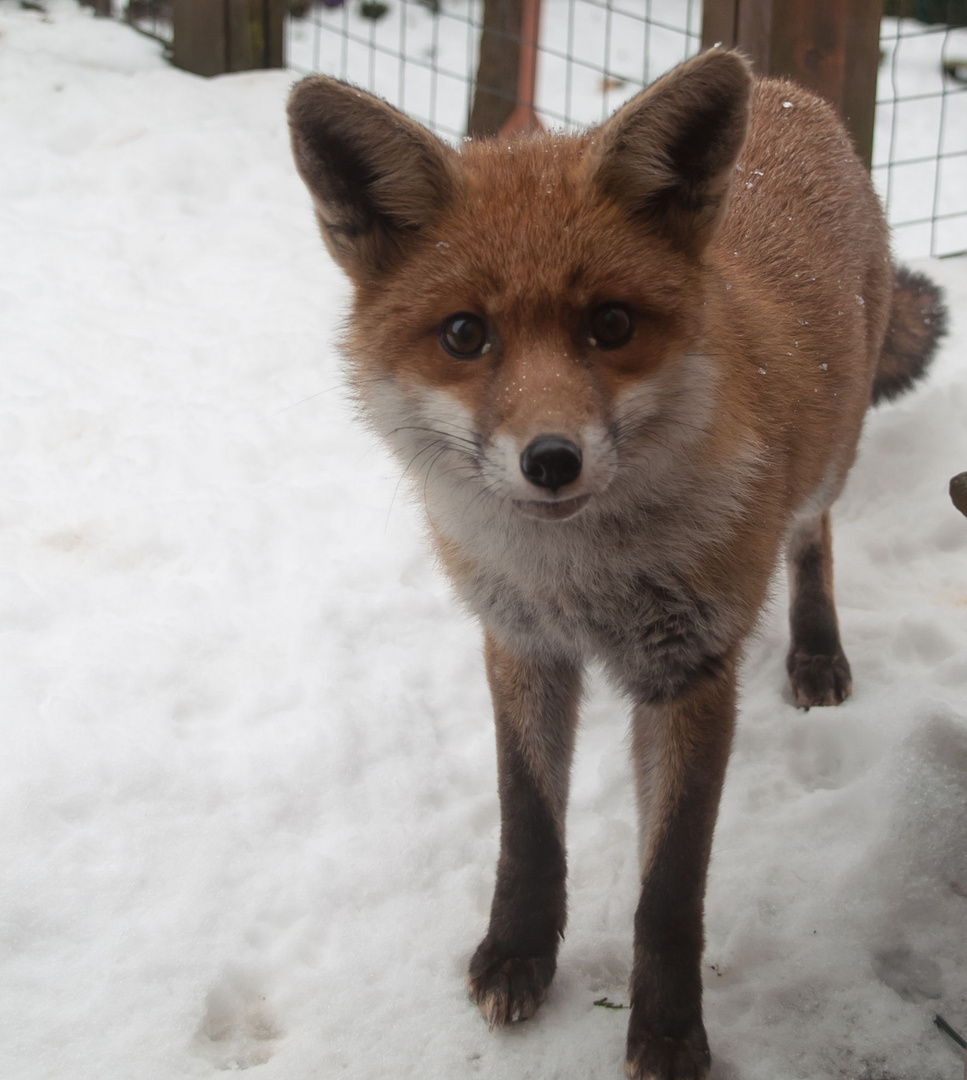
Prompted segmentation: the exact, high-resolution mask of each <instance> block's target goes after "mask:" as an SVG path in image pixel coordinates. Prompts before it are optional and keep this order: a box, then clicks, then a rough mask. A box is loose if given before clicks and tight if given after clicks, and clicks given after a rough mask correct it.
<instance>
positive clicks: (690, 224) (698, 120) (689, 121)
mask: <svg viewBox="0 0 967 1080" xmlns="http://www.w3.org/2000/svg"><path fill="white" fill-rule="evenodd" d="M751 93H752V72H751V67H750V65H749V63H748V61H747V60H745V59H744V58H743V57H742V56H740V55H739V54H738V53H735V52H729V51H728V50H725V49H718V48H716V49H710V50H708V52H704V53H701V54H699V55H698V56H696V57H693V58H692V59H691V60H687V61H686V62H685V63H684V64H680V65H679V66H678V67H676V68H674V69H673V70H672V71H670V72H669V73H668V74H667V75H664V76H663V77H662V78H660V79H658V80H657V82H654V83H652V85H651V86H649V87H648V88H647V89H646V90H643V91H642V92H641V93H640V94H638V95H637V97H634V98H632V99H631V101H629V102H628V103H627V104H625V105H623V106H622V107H621V108H620V109H619V110H618V111H617V112H616V113H615V114H614V115H613V116H612V117H611V119H610V120H607V121H606V122H605V123H604V124H603V125H602V126H601V127H600V128H599V129H598V131H597V133H596V135H595V137H594V141H595V150H594V153H595V156H596V158H597V162H596V176H597V180H598V183H599V184H601V186H602V187H603V189H604V190H605V191H606V192H607V193H608V194H609V195H610V196H612V197H613V198H614V199H616V200H617V201H618V202H619V203H625V204H627V205H628V208H629V209H630V210H631V212H632V214H633V215H634V216H635V217H637V218H640V219H643V220H646V221H648V222H649V223H650V224H652V225H653V226H656V227H657V228H658V229H659V230H660V231H662V232H664V233H665V234H666V235H667V236H668V237H669V239H671V240H672V242H673V243H675V245H676V246H677V247H680V248H681V249H683V250H685V251H689V252H691V253H693V254H696V255H697V254H699V253H700V252H701V251H702V250H703V249H704V248H705V246H706V245H707V244H708V242H709V241H710V240H711V239H712V237H713V236H714V235H715V232H716V230H717V229H718V227H719V225H720V224H721V222H722V220H723V218H724V217H725V212H726V210H727V209H728V203H729V193H730V191H731V188H732V173H733V170H734V168H735V163H736V161H737V159H738V157H739V153H740V152H741V150H742V147H743V146H744V144H745V138H746V135H747V133H748V127H749V109H750V100H751Z"/></svg>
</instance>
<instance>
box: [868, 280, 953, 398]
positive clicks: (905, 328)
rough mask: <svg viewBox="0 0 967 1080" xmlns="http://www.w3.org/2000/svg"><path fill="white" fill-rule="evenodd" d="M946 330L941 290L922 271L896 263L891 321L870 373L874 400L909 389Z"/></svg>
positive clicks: (892, 396) (929, 359)
mask: <svg viewBox="0 0 967 1080" xmlns="http://www.w3.org/2000/svg"><path fill="white" fill-rule="evenodd" d="M946 332H947V308H946V307H945V306H944V302H943V290H942V289H941V288H940V287H939V286H938V285H935V284H934V283H933V282H932V281H931V280H930V279H929V278H928V277H925V276H924V275H923V274H917V273H914V271H912V270H907V269H906V267H903V266H900V267H897V271H896V278H895V279H894V281H893V302H892V304H891V306H890V323H889V325H888V326H887V330H886V337H885V338H884V340H883V348H882V350H881V351H880V359H879V362H878V363H877V365H876V372H875V374H874V375H873V394H872V397H873V404H874V405H876V404H878V403H879V402H881V401H892V400H893V398H895V397H898V396H899V395H900V394H902V393H904V392H905V391H907V390H909V389H910V387H911V386H913V384H914V383H915V382H916V381H917V379H919V378H920V377H921V376H922V375H923V374H924V372H925V371H926V370H927V367H928V366H929V364H930V361H931V360H932V359H933V354H934V353H935V352H936V351H937V343H938V342H939V341H940V339H941V338H942V337H943V336H944V334H946Z"/></svg>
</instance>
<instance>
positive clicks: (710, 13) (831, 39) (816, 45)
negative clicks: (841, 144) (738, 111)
mask: <svg viewBox="0 0 967 1080" xmlns="http://www.w3.org/2000/svg"><path fill="white" fill-rule="evenodd" d="M882 14H883V0H705V7H704V13H703V21H702V44H703V46H710V45H715V44H716V43H720V44H722V45H728V46H731V47H735V48H739V49H742V51H743V52H745V54H746V55H747V56H748V57H749V58H750V59H751V60H752V62H753V64H755V68H756V70H757V71H758V72H759V74H761V75H788V76H790V77H791V78H793V79H795V80H796V82H798V83H801V84H802V85H803V86H806V87H808V88H809V89H810V90H813V91H815V92H816V93H817V94H820V95H821V96H822V97H824V98H826V100H827V101H830V102H832V103H833V104H834V105H835V106H836V107H837V108H838V109H839V112H840V115H841V116H842V117H843V119H844V120H845V121H846V126H847V127H848V128H849V130H850V133H851V134H852V136H853V143H854V145H855V146H856V151H857V153H858V154H859V156H860V158H861V159H862V160H863V161H864V162H865V164H866V166H867V168H869V166H870V163H871V161H872V157H873V109H874V104H875V102H876V73H877V69H878V67H879V63H880V17H881V16H882Z"/></svg>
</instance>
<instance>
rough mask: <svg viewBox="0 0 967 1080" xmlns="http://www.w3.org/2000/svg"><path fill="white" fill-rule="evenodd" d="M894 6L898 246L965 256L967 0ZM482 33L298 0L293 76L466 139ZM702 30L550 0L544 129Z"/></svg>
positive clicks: (582, 113) (363, 2) (151, 1)
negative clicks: (356, 89) (358, 89)
mask: <svg viewBox="0 0 967 1080" xmlns="http://www.w3.org/2000/svg"><path fill="white" fill-rule="evenodd" d="M491 2H493V0H491ZM116 6H118V7H120V5H119V4H117V0H116ZM887 10H888V12H889V15H888V16H886V17H884V18H883V20H882V24H881V36H880V46H881V54H882V62H881V65H880V70H879V78H878V82H877V102H876V119H875V130H874V143H873V179H874V182H875V184H876V186H877V188H878V190H879V192H880V194H881V196H882V198H883V200H884V203H885V205H886V208H887V216H888V218H889V220H890V223H891V226H892V228H893V235H894V245H895V247H896V249H897V252H898V254H900V255H901V256H904V257H911V256H920V255H940V256H943V255H951V254H960V253H965V252H967V28H965V24H967V0H887ZM124 11H126V13H127V18H128V20H129V21H130V22H132V24H133V25H135V26H136V27H137V28H139V29H140V30H142V31H143V32H147V33H150V34H152V36H155V37H158V38H159V39H160V40H166V41H169V42H170V0H131V2H130V3H129V4H127V5H126V6H125V8H124ZM117 13H118V14H122V11H118V12H117ZM483 30H484V6H483V0H292V14H291V16H290V17H289V19H288V20H287V27H286V58H287V64H288V66H289V67H290V68H292V69H293V70H294V71H295V72H297V73H302V74H309V73H311V72H317V71H319V72H325V73H327V74H331V75H336V76H338V77H340V78H343V79H348V80H349V81H351V82H354V83H356V84H357V85H359V86H362V87H364V88H366V89H368V90H371V91H373V92H374V93H377V94H379V95H380V96H381V97H384V98H386V99H387V100H388V101H390V102H392V103H393V104H394V105H396V106H397V107H398V108H401V109H402V110H404V111H405V112H407V113H408V114H409V115H411V116H413V117H414V118H415V119H417V120H420V121H421V122H422V123H424V124H426V125H427V126H428V127H429V128H430V129H431V130H433V131H435V132H436V133H437V134H439V135H440V136H441V137H443V138H447V139H450V140H451V141H458V140H460V139H461V138H463V137H464V136H465V135H466V132H467V125H468V118H469V116H470V111H471V106H472V103H473V96H474V90H475V80H476V77H477V72H478V62H479V56H480V42H481V35H482V33H483ZM701 39H702V2H701V0H543V2H542V6H541V16H540V32H539V47H538V63H537V77H536V88H535V102H534V105H535V108H536V112H537V114H538V117H539V119H540V121H541V122H542V123H543V124H544V126H546V127H565V128H575V127H581V126H585V125H588V124H593V123H596V122H598V121H600V120H602V119H603V118H604V117H605V116H607V115H608V114H609V113H610V112H611V111H612V110H613V109H614V108H616V107H617V106H618V105H620V104H621V103H622V102H623V101H624V100H626V99H627V98H629V97H630V96H631V95H632V94H634V93H636V92H637V91H638V90H640V89H641V88H642V87H644V86H646V85H647V84H648V83H649V82H650V81H651V80H652V79H654V78H655V76H656V75H658V74H660V73H661V72H662V71H664V70H666V69H667V68H669V67H671V66H672V65H673V64H675V63H677V62H678V61H680V60H683V59H685V58H687V57H688V56H691V55H692V54H694V53H695V52H697V51H698V50H699V49H700V48H701ZM518 43H519V36H517V38H516V40H511V37H510V36H508V40H507V44H508V46H514V47H516V46H517V44H518Z"/></svg>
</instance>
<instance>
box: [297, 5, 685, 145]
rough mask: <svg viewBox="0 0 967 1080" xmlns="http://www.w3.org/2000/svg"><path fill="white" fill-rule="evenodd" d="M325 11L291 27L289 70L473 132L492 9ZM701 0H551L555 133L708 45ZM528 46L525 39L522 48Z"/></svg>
mask: <svg viewBox="0 0 967 1080" xmlns="http://www.w3.org/2000/svg"><path fill="white" fill-rule="evenodd" d="M379 6H380V7H385V8H387V9H388V10H386V11H385V12H384V13H383V14H381V15H380V16H379V17H378V18H376V19H374V18H372V17H369V18H367V16H366V15H365V14H363V9H364V8H365V9H366V10H369V11H373V12H375V10H378V9H374V8H373V7H371V6H368V5H366V4H365V3H364V4H362V5H355V4H348V3H342V4H340V5H339V6H338V7H333V8H329V7H326V6H325V5H324V4H319V5H313V6H312V7H311V8H310V9H309V10H308V11H307V13H306V15H305V17H304V18H301V19H291V20H290V23H289V35H288V53H287V56H288V63H289V66H291V67H292V68H294V69H295V70H296V71H300V72H305V73H309V72H314V71H322V72H325V73H327V74H333V75H337V76H339V77H340V78H343V79H349V80H350V81H351V82H355V83H357V84H358V85H360V86H363V87H365V88H366V89H368V90H372V91H373V92H375V93H377V94H379V95H380V96H382V97H385V98H386V99H387V100H388V101H391V102H392V103H393V104H394V105H396V106H397V107H398V108H401V109H403V110H404V111H405V112H407V113H409V114H410V115H411V116H413V117H414V118H415V119H417V120H420V121H421V122H423V123H425V124H427V126H429V127H430V128H431V130H433V131H435V132H436V133H437V134H439V135H441V136H443V137H446V138H450V139H460V138H462V137H463V136H464V135H465V134H466V131H467V118H468V116H469V114H470V107H471V104H472V100H473V92H474V83H475V75H476V71H477V55H478V49H479V42H480V36H481V33H482V30H483V3H482V2H481V0H437V2H436V3H434V0H390V3H389V4H385V3H384V4H381V5H379ZM701 29H702V5H701V2H700V0H624V2H621V0H543V4H542V11H541V32H540V43H539V49H538V53H539V61H538V66H537V88H536V89H537V95H536V96H537V101H536V105H537V111H538V114H539V116H540V118H541V120H542V122H543V123H544V125H545V126H548V127H562V126H563V127H578V126H584V125H587V124H592V123H595V122H597V121H599V120H601V119H603V118H604V117H605V116H607V115H608V114H609V113H610V112H611V111H612V110H613V109H614V108H615V107H616V106H617V105H619V104H620V103H621V102H622V101H624V100H626V99H627V98H628V97H630V96H631V95H632V94H633V93H635V92H636V91H638V90H640V89H641V88H642V87H643V86H645V85H647V84H648V83H649V82H650V81H651V80H652V79H653V78H654V77H655V76H656V75H658V74H659V73H660V72H662V71H664V70H665V69H666V68H668V67H670V66H671V65H672V64H674V63H677V62H678V61H679V60H684V59H685V58H686V57H688V56H691V55H692V54H693V53H696V52H698V50H699V48H700V47H701ZM518 40H519V39H518Z"/></svg>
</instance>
